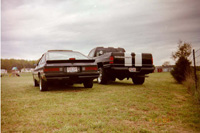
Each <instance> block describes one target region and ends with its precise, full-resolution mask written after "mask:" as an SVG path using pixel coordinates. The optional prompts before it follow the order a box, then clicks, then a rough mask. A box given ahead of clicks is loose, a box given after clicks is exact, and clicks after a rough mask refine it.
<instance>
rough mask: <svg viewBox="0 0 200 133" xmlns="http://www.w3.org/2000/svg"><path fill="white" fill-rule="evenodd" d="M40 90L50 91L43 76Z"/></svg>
mask: <svg viewBox="0 0 200 133" xmlns="http://www.w3.org/2000/svg"><path fill="white" fill-rule="evenodd" d="M39 85H40V91H48V84H47V82H46V81H44V80H43V79H42V78H40V84H39Z"/></svg>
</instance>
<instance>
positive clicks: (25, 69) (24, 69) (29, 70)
mask: <svg viewBox="0 0 200 133" xmlns="http://www.w3.org/2000/svg"><path fill="white" fill-rule="evenodd" d="M33 70H34V68H22V69H21V72H22V73H28V72H33Z"/></svg>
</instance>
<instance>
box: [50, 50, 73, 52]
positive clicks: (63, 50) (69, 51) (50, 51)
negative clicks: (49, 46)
mask: <svg viewBox="0 0 200 133" xmlns="http://www.w3.org/2000/svg"><path fill="white" fill-rule="evenodd" d="M58 51H66V52H75V51H73V50H48V51H47V52H58Z"/></svg>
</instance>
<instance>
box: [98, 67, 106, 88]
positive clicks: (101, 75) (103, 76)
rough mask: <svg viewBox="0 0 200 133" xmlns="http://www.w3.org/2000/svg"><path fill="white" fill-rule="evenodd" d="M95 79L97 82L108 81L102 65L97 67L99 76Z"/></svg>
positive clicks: (104, 82) (103, 82)
mask: <svg viewBox="0 0 200 133" xmlns="http://www.w3.org/2000/svg"><path fill="white" fill-rule="evenodd" d="M97 81H98V83H99V84H107V83H108V79H107V74H106V72H105V69H104V68H102V67H100V68H99V77H98V78H97Z"/></svg>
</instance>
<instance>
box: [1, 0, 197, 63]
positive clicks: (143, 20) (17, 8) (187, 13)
mask: <svg viewBox="0 0 200 133" xmlns="http://www.w3.org/2000/svg"><path fill="white" fill-rule="evenodd" d="M1 6H2V7H1V8H2V11H1V15H2V16H1V17H2V18H1V19H2V20H1V23H2V27H1V37H2V38H1V39H2V40H1V57H2V58H15V59H29V60H36V59H38V58H40V56H41V55H42V54H43V53H44V52H46V51H47V50H49V49H70V50H76V51H80V52H81V53H83V54H86V55H87V54H88V53H89V51H90V50H91V49H92V48H94V47H97V46H105V47H108V46H112V47H123V48H125V50H126V51H127V52H135V53H152V54H153V57H154V64H155V65H162V64H163V63H164V62H165V61H170V62H171V64H173V61H172V59H171V58H170V57H171V53H172V52H173V51H176V49H177V46H178V44H177V43H178V41H179V40H183V41H185V42H189V43H191V44H192V47H193V48H199V47H200V0H2V5H1Z"/></svg>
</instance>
